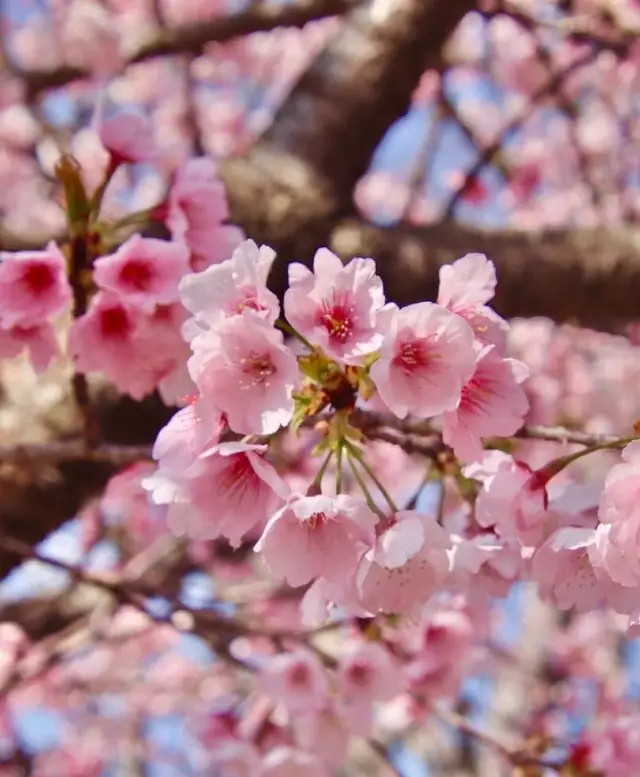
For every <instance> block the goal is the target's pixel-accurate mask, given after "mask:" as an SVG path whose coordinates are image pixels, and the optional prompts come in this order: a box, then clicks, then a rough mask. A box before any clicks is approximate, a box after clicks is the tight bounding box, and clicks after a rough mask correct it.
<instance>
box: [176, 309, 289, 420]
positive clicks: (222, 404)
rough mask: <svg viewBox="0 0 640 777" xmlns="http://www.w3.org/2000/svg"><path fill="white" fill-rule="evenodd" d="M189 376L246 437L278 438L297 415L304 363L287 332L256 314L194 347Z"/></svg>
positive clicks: (232, 322)
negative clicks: (295, 400) (285, 335)
mask: <svg viewBox="0 0 640 777" xmlns="http://www.w3.org/2000/svg"><path fill="white" fill-rule="evenodd" d="M194 347H195V351H194V354H193V356H192V357H191V359H189V365H188V366H189V372H190V374H191V377H192V378H193V380H194V381H195V383H196V385H197V386H198V389H199V390H200V392H201V394H202V395H203V396H210V397H212V398H215V402H216V404H217V405H218V407H219V409H220V410H221V411H222V412H224V413H226V415H227V419H228V422H229V426H230V427H231V429H233V431H234V432H239V433H240V434H273V432H275V431H277V430H278V429H279V428H280V427H281V426H284V425H286V424H287V423H289V421H290V420H291V417H292V415H293V399H292V392H293V389H294V387H295V386H296V383H297V381H298V375H299V372H298V363H297V361H296V358H295V356H294V355H293V353H292V352H291V351H290V350H289V349H288V348H287V347H286V346H285V345H284V338H283V335H282V333H281V332H279V331H278V330H277V329H274V328H273V327H272V326H271V325H270V324H269V323H268V322H267V321H265V320H264V319H263V318H262V317H260V316H259V315H258V314H257V313H255V312H254V311H252V310H245V311H244V312H243V313H242V315H240V316H236V317H235V318H231V319H227V320H225V321H223V322H221V323H220V324H219V325H218V326H217V327H216V328H215V329H213V330H209V331H208V332H206V333H204V334H203V335H201V336H200V337H198V339H197V342H196V343H195V344H194Z"/></svg>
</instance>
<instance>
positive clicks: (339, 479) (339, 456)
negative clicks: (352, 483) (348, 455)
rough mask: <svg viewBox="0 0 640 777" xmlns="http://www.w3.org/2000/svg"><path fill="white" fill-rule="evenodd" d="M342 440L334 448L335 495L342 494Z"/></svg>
mask: <svg viewBox="0 0 640 777" xmlns="http://www.w3.org/2000/svg"><path fill="white" fill-rule="evenodd" d="M342 451H343V446H342V440H340V442H339V443H338V445H337V448H336V494H341V493H342Z"/></svg>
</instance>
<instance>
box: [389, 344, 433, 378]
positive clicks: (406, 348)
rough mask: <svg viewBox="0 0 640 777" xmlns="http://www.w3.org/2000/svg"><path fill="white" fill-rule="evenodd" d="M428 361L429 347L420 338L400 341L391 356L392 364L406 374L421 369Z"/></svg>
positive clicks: (426, 365) (428, 363) (429, 361)
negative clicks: (392, 356) (394, 353)
mask: <svg viewBox="0 0 640 777" xmlns="http://www.w3.org/2000/svg"><path fill="white" fill-rule="evenodd" d="M430 363H431V359H430V356H429V349H428V347H427V344H426V343H425V342H424V341H422V340H409V341H407V342H404V343H402V344H401V345H400V347H399V348H398V349H397V350H396V355H395V356H394V358H393V364H394V365H395V366H396V367H399V368H400V369H401V370H402V371H403V372H404V373H405V374H407V375H411V374H412V373H414V372H418V371H420V370H423V369H424V368H425V367H428V366H429V365H430Z"/></svg>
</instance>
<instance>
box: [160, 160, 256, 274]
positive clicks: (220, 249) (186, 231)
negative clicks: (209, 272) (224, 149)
mask: <svg viewBox="0 0 640 777" xmlns="http://www.w3.org/2000/svg"><path fill="white" fill-rule="evenodd" d="M228 218H229V208H228V206H227V198H226V195H225V191H224V187H223V185H222V183H221V181H220V180H219V178H218V174H217V170H216V167H215V165H214V163H213V162H212V161H211V160H210V159H206V158H204V157H202V158H197V159H190V160H188V161H187V162H186V163H185V164H184V165H183V166H182V167H181V168H180V170H178V173H177V175H176V178H175V181H174V182H173V186H172V187H171V192H170V194H169V203H168V214H167V219H166V224H167V226H168V228H169V230H170V231H171V234H172V236H173V238H174V239H180V240H184V241H185V242H186V243H187V245H188V246H189V248H190V249H191V252H192V254H193V259H192V262H193V263H194V265H195V266H194V267H193V269H194V270H202V269H204V268H205V267H208V266H209V265H211V264H217V263H218V262H221V261H223V260H224V259H228V258H229V256H230V254H231V252H232V251H233V250H234V249H235V248H236V247H237V246H238V244H239V243H240V242H241V241H242V240H243V237H244V236H243V234H242V232H241V231H240V230H239V229H238V228H237V227H232V226H230V225H228V224H225V223H223V222H226V220H227V219H228Z"/></svg>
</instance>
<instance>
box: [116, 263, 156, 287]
mask: <svg viewBox="0 0 640 777" xmlns="http://www.w3.org/2000/svg"><path fill="white" fill-rule="evenodd" d="M152 277H153V272H152V270H151V267H150V265H149V262H145V261H143V260H142V259H132V260H131V261H129V262H127V263H126V264H125V265H124V267H123V268H122V269H121V270H120V280H121V281H122V282H123V283H124V284H126V285H127V286H132V287H133V288H134V289H138V290H139V291H144V290H145V289H148V288H149V283H150V281H151V279H152Z"/></svg>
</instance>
